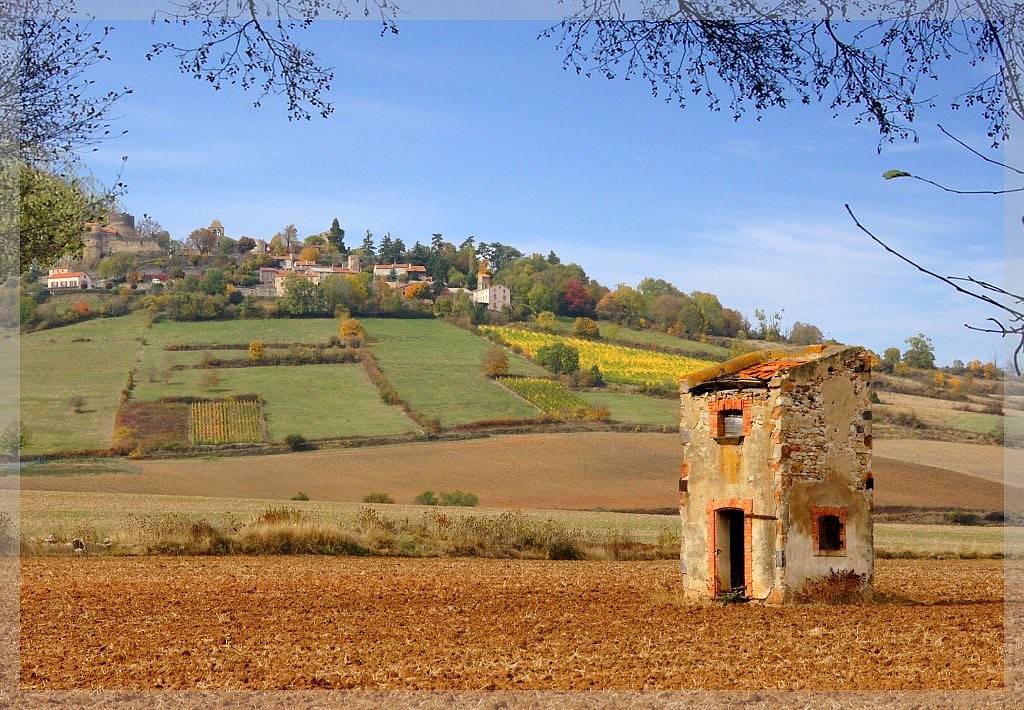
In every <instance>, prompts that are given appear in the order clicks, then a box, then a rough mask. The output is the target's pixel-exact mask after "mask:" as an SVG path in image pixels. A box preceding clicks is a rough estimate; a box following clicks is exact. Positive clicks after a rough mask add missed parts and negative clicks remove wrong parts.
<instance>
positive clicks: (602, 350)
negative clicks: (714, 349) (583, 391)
mask: <svg viewBox="0 0 1024 710" xmlns="http://www.w3.org/2000/svg"><path fill="white" fill-rule="evenodd" d="M480 330H481V331H483V332H484V333H486V334H494V335H496V336H498V337H499V339H500V340H501V341H503V342H505V343H506V344H507V345H509V346H510V347H516V348H519V349H520V350H522V351H523V352H524V353H526V354H527V355H529V356H530V357H533V356H534V355H535V354H536V353H537V350H539V349H540V348H542V347H544V346H545V345H554V344H556V343H564V344H566V345H570V346H572V347H574V348H576V350H577V351H578V352H579V354H580V369H582V370H589V369H590V368H591V367H593V366H594V365H597V367H598V369H600V370H601V374H602V375H603V376H604V379H605V380H606V381H607V382H622V383H624V384H634V385H660V384H663V383H665V382H666V381H667V380H671V381H672V382H678V381H679V380H681V379H682V378H683V377H685V376H686V375H688V374H689V373H691V372H694V371H696V370H699V369H701V368H703V367H707V366H708V365H711V364H713V363H711V362H709V361H707V360H698V359H697V358H692V357H685V356H682V355H672V354H670V353H659V352H652V351H649V350H638V349H637V348H627V347H623V346H621V345H609V344H607V343H602V342H600V341H594V340H583V339H582V338H566V337H563V336H560V335H553V334H551V333H536V332H534V331H531V330H521V329H519V328H512V327H509V326H481V327H480Z"/></svg>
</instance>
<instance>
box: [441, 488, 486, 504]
mask: <svg viewBox="0 0 1024 710" xmlns="http://www.w3.org/2000/svg"><path fill="white" fill-rule="evenodd" d="M479 502H480V498H479V497H478V496H476V495H475V494H473V493H466V492H465V491H459V490H455V491H452V492H451V493H442V494H441V505H457V506H463V507H467V508H475V507H476V505H477V503H479Z"/></svg>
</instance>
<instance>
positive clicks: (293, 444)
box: [284, 434, 306, 451]
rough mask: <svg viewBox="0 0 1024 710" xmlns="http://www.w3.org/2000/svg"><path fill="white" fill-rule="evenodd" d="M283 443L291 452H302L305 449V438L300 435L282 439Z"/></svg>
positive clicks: (290, 435)
mask: <svg viewBox="0 0 1024 710" xmlns="http://www.w3.org/2000/svg"><path fill="white" fill-rule="evenodd" d="M284 443H285V444H287V445H288V448H289V449H291V450H292V451H302V450H303V449H305V448H306V437H304V436H303V435H302V434H289V435H288V436H286V437H285V438H284Z"/></svg>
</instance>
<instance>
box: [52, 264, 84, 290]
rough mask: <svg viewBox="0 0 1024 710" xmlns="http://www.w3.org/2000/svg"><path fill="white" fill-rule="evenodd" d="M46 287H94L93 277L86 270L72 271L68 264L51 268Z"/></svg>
mask: <svg viewBox="0 0 1024 710" xmlns="http://www.w3.org/2000/svg"><path fill="white" fill-rule="evenodd" d="M46 288H49V289H57V288H77V289H82V288H92V278H90V276H89V274H87V273H86V272H84V271H72V270H71V269H69V268H68V267H66V266H58V267H56V268H53V269H50V271H49V275H48V276H47V277H46Z"/></svg>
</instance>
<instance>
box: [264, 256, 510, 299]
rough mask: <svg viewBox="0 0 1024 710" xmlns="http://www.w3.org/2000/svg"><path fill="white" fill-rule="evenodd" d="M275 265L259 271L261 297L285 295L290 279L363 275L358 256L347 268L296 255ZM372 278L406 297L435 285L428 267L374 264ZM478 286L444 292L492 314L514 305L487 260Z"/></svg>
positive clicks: (317, 281)
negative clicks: (463, 297)
mask: <svg viewBox="0 0 1024 710" xmlns="http://www.w3.org/2000/svg"><path fill="white" fill-rule="evenodd" d="M272 264H273V265H272V266H264V267H262V268H260V285H259V286H258V287H257V288H256V292H257V294H258V295H265V296H276V297H281V296H284V295H285V293H286V290H285V289H286V283H287V280H288V278H289V277H292V278H300V279H307V280H308V281H309V282H310V283H314V284H321V283H323V281H324V279H326V278H327V277H328V276H334V275H356V274H359V273H361V269H360V262H359V256H358V255H355V254H353V255H351V256H349V260H348V264H347V265H346V266H321V265H318V264H317V263H315V262H312V261H303V260H301V259H298V258H296V257H295V255H294V254H288V255H282V256H275V257H273V261H272ZM373 278H374V279H380V280H381V281H383V282H384V283H386V284H387V285H388V286H390V287H391V288H393V289H396V290H401V291H402V295H403V296H404V295H405V291H406V290H407V289H409V288H410V287H412V286H414V285H416V284H419V283H427V284H431V285H433V283H434V281H433V279H432V278H431V277H430V276H428V275H427V268H426V267H425V266H420V265H417V264H398V263H392V264H374V266H373ZM477 286H478V287H477V288H476V289H467V288H446V289H445V291H446V292H447V293H465V294H467V295H468V296H469V299H470V300H471V301H472V302H473V303H482V304H484V305H485V306H487V308H488V310H492V311H501V310H503V309H504V308H506V307H507V306H510V305H511V303H512V294H511V292H510V291H509V289H508V287H507V286H502V285H501V284H495V283H492V282H491V272H490V268H489V263H488V262H487V260H486V259H485V260H483V261H482V262H481V265H480V270H479V272H478V273H477Z"/></svg>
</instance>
